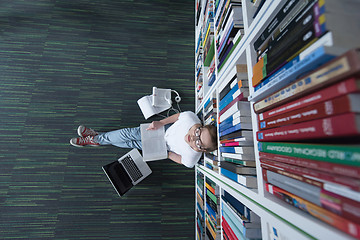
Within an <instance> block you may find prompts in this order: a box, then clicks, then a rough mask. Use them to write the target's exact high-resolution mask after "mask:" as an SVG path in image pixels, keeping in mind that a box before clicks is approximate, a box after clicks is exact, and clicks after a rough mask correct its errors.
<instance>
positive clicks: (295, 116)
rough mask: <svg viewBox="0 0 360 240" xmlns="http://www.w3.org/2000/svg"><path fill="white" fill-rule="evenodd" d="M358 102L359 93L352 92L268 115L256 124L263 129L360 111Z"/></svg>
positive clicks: (359, 98) (359, 101)
mask: <svg viewBox="0 0 360 240" xmlns="http://www.w3.org/2000/svg"><path fill="white" fill-rule="evenodd" d="M359 103H360V93H352V94H348V95H345V96H341V97H337V98H333V99H330V100H327V101H323V102H319V103H316V104H313V105H310V106H307V107H304V108H300V109H297V110H293V111H290V112H288V113H283V114H280V115H278V116H274V117H270V118H268V119H265V120H263V121H259V124H258V126H259V129H261V130H264V129H269V128H274V127H279V126H285V125H289V124H294V123H299V122H305V121H310V120H314V119H319V118H324V117H329V116H334V115H339V114H342V113H348V112H352V113H360V105H359Z"/></svg>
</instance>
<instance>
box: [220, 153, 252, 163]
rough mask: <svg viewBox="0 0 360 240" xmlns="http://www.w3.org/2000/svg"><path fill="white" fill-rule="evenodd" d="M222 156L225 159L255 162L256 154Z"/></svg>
mask: <svg viewBox="0 0 360 240" xmlns="http://www.w3.org/2000/svg"><path fill="white" fill-rule="evenodd" d="M221 156H223V157H225V158H231V159H235V160H242V161H255V154H251V153H250V154H239V153H225V152H223V153H221Z"/></svg>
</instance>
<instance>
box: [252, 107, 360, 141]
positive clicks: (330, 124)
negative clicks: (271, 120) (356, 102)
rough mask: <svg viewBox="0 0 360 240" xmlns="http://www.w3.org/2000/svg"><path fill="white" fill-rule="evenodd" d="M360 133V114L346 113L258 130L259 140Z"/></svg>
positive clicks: (339, 135)
mask: <svg viewBox="0 0 360 240" xmlns="http://www.w3.org/2000/svg"><path fill="white" fill-rule="evenodd" d="M359 134H360V115H357V114H354V113H346V114H341V115H337V116H332V117H328V118H322V119H317V120H312V121H307V122H301V123H296V124H292V125H288V126H283V127H277V128H271V129H267V130H262V131H258V132H257V133H256V138H257V140H258V141H260V142H272V141H293V140H306V139H321V138H329V137H351V136H359Z"/></svg>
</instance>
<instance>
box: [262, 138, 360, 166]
mask: <svg viewBox="0 0 360 240" xmlns="http://www.w3.org/2000/svg"><path fill="white" fill-rule="evenodd" d="M258 149H259V151H260V152H268V153H274V154H280V155H286V156H293V157H299V158H308V159H312V160H316V161H325V162H331V163H337V164H346V165H350V166H357V167H359V166H360V148H359V147H358V146H344V145H337V144H305V143H284V142H258Z"/></svg>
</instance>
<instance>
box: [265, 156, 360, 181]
mask: <svg viewBox="0 0 360 240" xmlns="http://www.w3.org/2000/svg"><path fill="white" fill-rule="evenodd" d="M259 158H260V161H261V160H262V159H269V160H273V161H277V162H282V163H288V164H292V165H296V166H300V167H305V168H310V169H315V170H320V171H324V172H328V173H333V174H340V175H344V176H348V177H353V178H357V179H360V168H356V167H355V168H354V167H352V166H348V165H344V164H337V163H331V162H325V161H316V160H311V159H307V158H299V157H292V156H285V155H279V154H273V153H266V152H259Z"/></svg>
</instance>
